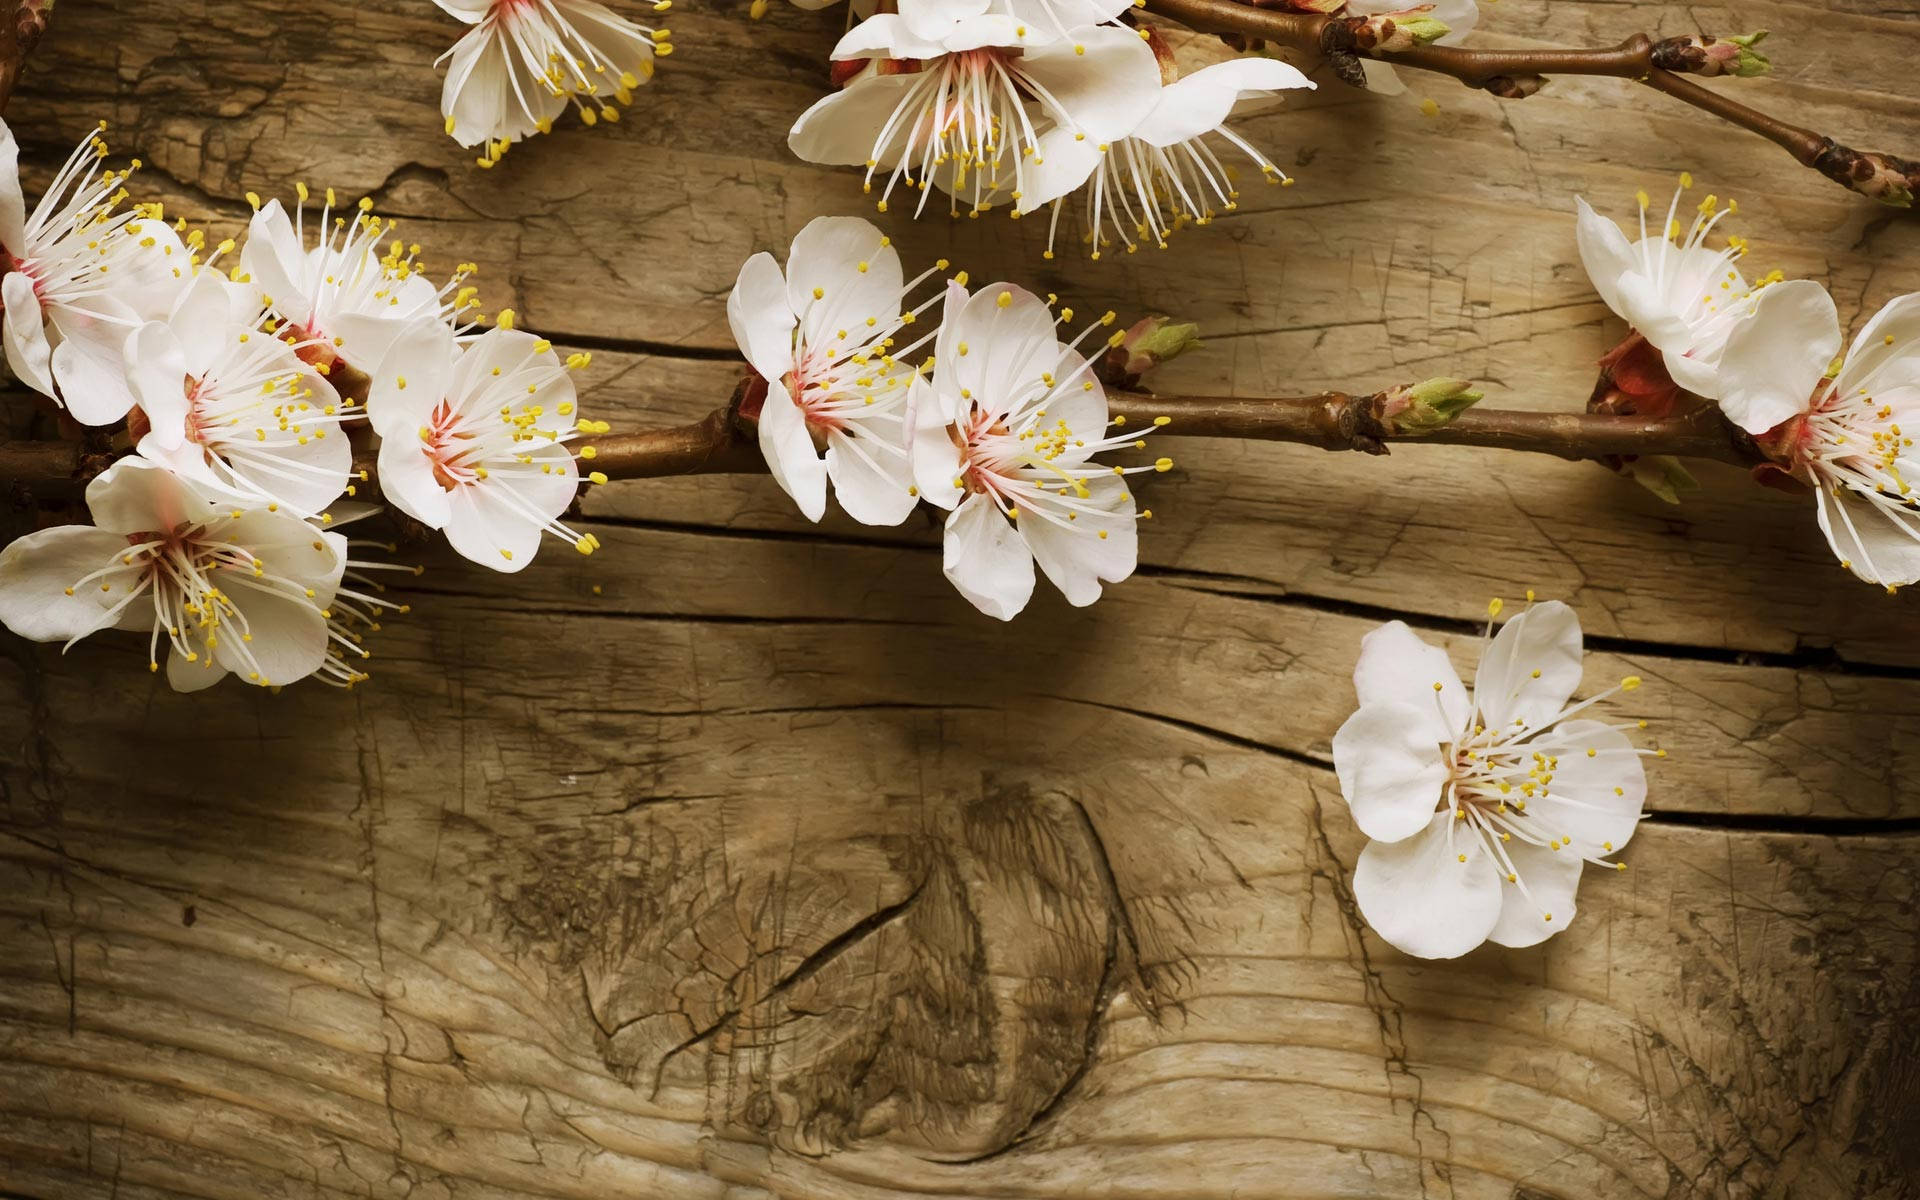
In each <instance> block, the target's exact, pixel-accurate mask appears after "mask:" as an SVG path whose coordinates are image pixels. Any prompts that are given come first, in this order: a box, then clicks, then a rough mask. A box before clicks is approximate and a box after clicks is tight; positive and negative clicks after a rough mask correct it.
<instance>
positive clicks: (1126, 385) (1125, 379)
mask: <svg viewBox="0 0 1920 1200" xmlns="http://www.w3.org/2000/svg"><path fill="white" fill-rule="evenodd" d="M1199 344H1200V327H1199V326H1198V325H1196V324H1194V323H1193V322H1191V321H1178V322H1176V321H1175V320H1174V319H1173V318H1172V317H1165V316H1152V317H1142V318H1141V319H1140V320H1138V321H1136V322H1134V324H1133V327H1132V328H1130V329H1128V330H1127V331H1126V332H1125V333H1124V334H1122V335H1121V336H1120V339H1119V341H1118V342H1116V343H1115V344H1113V345H1112V346H1111V347H1109V348H1108V350H1107V352H1106V354H1105V355H1103V356H1102V357H1101V359H1100V361H1099V363H1098V364H1096V365H1095V367H1094V374H1096V375H1098V376H1099V377H1100V382H1101V383H1103V384H1105V385H1106V386H1107V387H1113V388H1121V389H1123V390H1125V389H1130V388H1134V387H1138V386H1139V384H1140V377H1141V376H1143V375H1145V374H1146V373H1147V372H1149V371H1151V370H1153V369H1154V368H1155V367H1157V366H1159V365H1160V364H1161V363H1163V362H1166V361H1167V360H1168V359H1173V358H1178V357H1180V356H1181V355H1182V354H1185V353H1186V352H1187V351H1189V350H1191V349H1193V348H1194V347H1196V346H1198V345H1199Z"/></svg>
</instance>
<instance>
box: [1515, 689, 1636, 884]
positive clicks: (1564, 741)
mask: <svg viewBox="0 0 1920 1200" xmlns="http://www.w3.org/2000/svg"><path fill="white" fill-rule="evenodd" d="M1534 744H1535V745H1538V746H1540V747H1541V748H1542V749H1544V750H1545V751H1546V752H1547V753H1550V754H1552V755H1553V756H1554V758H1555V759H1556V760H1557V764H1556V765H1555V766H1554V768H1553V782H1552V783H1551V784H1550V785H1548V787H1547V789H1546V791H1545V792H1544V793H1543V794H1541V795H1538V796H1535V797H1533V798H1532V799H1531V800H1529V801H1528V803H1527V811H1526V818H1525V820H1526V821H1527V823H1528V827H1529V828H1531V829H1534V830H1535V831H1537V832H1538V833H1539V834H1541V836H1543V837H1545V838H1547V840H1549V841H1555V840H1558V841H1563V842H1565V841H1569V840H1570V841H1571V843H1572V849H1571V850H1569V849H1562V850H1559V851H1556V852H1555V853H1557V854H1561V855H1564V854H1568V853H1584V854H1596V855H1598V854H1612V853H1613V852H1614V851H1616V850H1618V849H1620V847H1622V846H1624V845H1626V844H1627V842H1628V840H1629V839H1631V838H1632V837H1633V834H1634V830H1636V829H1638V828H1639V826H1640V813H1641V810H1642V809H1643V808H1644V806H1645V804H1646V800H1647V773H1646V770H1645V768H1644V767H1642V766H1641V762H1640V752H1639V751H1638V750H1636V749H1635V748H1634V745H1633V743H1632V742H1631V741H1629V740H1628V739H1627V735H1626V734H1624V733H1622V732H1620V731H1619V730H1618V729H1615V728H1613V727H1612V726H1611V725H1608V724H1607V723H1606V722H1604V721H1591V720H1577V721H1568V722H1567V723H1566V724H1564V725H1558V726H1555V727H1554V729H1553V731H1552V732H1551V733H1550V734H1548V735H1546V736H1545V737H1543V738H1541V739H1539V740H1538V741H1537V742H1536V743H1534ZM1588 751H1592V753H1588ZM1507 844H1508V845H1513V844H1514V843H1511V842H1509V843H1507ZM1547 911H1549V912H1556V910H1554V909H1548V910H1547ZM1556 915H1557V912H1556Z"/></svg>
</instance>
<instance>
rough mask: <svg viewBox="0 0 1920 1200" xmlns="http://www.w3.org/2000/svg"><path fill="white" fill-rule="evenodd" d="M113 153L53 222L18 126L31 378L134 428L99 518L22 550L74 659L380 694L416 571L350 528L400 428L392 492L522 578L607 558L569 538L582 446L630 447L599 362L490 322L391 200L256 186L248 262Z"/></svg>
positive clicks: (93, 415) (8, 282)
mask: <svg viewBox="0 0 1920 1200" xmlns="http://www.w3.org/2000/svg"><path fill="white" fill-rule="evenodd" d="M102 128H104V126H103V127H102ZM106 153H107V148H106V145H105V143H104V142H103V141H102V140H101V138H100V135H99V133H98V132H94V133H90V134H89V135H88V136H87V138H86V139H85V140H83V141H82V142H81V144H80V146H79V147H78V148H77V149H76V150H75V151H74V153H73V155H72V156H71V157H70V158H69V159H68V160H67V162H66V164H65V165H64V166H63V167H62V168H61V169H60V171H59V172H58V173H57V174H56V175H55V177H54V179H53V182H52V183H51V184H50V185H49V187H48V189H47V191H46V193H45V194H44V195H43V196H42V197H41V199H40V202H39V203H38V204H37V205H36V206H35V208H34V210H33V212H32V214H31V215H28V214H27V210H26V203H25V198H24V196H23V194H22V192H21V188H20V181H19V173H18V146H17V144H16V143H15V141H14V138H13V134H12V131H11V130H8V129H6V128H5V126H4V125H0V248H4V250H5V255H6V257H5V260H4V265H5V275H4V278H0V296H4V300H5V317H4V325H3V326H0V333H3V334H4V345H5V352H6V357H7V361H8V363H9V364H10V365H11V367H12V369H13V372H14V374H15V375H16V376H17V377H18V378H19V379H20V380H21V381H22V382H23V383H25V384H26V385H27V386H29V387H31V388H33V389H34V390H35V391H37V392H39V393H41V394H42V395H43V396H45V397H46V398H47V399H48V401H49V402H50V403H51V404H52V405H53V406H54V407H55V408H57V409H58V410H59V411H60V412H61V413H62V414H63V415H64V418H66V419H70V420H71V421H73V422H75V423H77V424H79V425H81V426H89V427H97V428H107V427H118V426H120V425H122V424H123V423H124V426H125V429H126V437H127V439H128V441H130V442H131V444H132V446H133V450H134V454H133V456H131V457H128V458H125V459H122V460H121V461H119V462H117V463H115V464H114V465H113V466H111V467H109V468H108V469H107V470H106V471H105V472H103V473H102V474H100V475H99V476H97V477H96V478H95V479H93V481H92V482H91V483H90V484H89V486H88V488H87V494H86V499H87V504H88V507H89V509H90V510H91V513H92V517H93V522H94V523H93V524H92V525H91V526H80V525H72V526H63V527H59V528H53V529H46V530H42V531H40V532H38V533H35V534H33V535H30V536H28V537H26V538H22V539H20V540H19V541H16V542H14V543H13V544H11V545H9V546H8V547H7V548H6V549H5V551H4V552H0V622H4V623H5V624H6V625H7V626H8V627H9V628H11V629H13V630H14V631H15V632H16V633H19V634H21V635H22V636H25V637H29V638H33V639H36V640H40V641H62V642H66V643H69V644H70V643H71V642H73V641H75V640H77V639H79V638H82V637H85V636H86V635H88V634H90V633H93V632H95V631H97V630H101V629H105V628H109V627H119V628H128V629H139V630H143V631H146V632H147V634H148V645H149V663H150V666H151V667H152V669H153V670H155V671H158V670H160V669H161V665H162V663H161V645H162V643H163V641H164V643H165V644H166V646H167V647H168V657H167V661H166V664H165V665H166V669H167V676H168V679H169V680H170V681H171V682H172V683H173V685H174V686H175V687H176V688H179V689H181V690H191V689H195V688H200V687H205V686H207V685H209V684H211V683H213V682H215V681H217V680H218V679H220V678H222V677H224V676H225V675H226V674H228V673H232V674H236V675H239V676H240V677H241V678H243V679H245V680H247V681H248V682H251V683H255V684H260V685H280V684H285V683H289V682H292V681H294V680H296V679H300V678H303V677H306V676H317V677H320V678H323V679H327V680H330V681H333V682H338V683H352V682H354V681H356V680H357V679H360V678H362V677H363V676H362V674H361V672H360V671H359V670H358V669H357V667H356V665H355V664H357V663H358V662H360V661H361V660H363V659H365V658H366V657H368V653H367V651H366V649H365V647H364V646H363V645H362V640H363V638H364V635H365V633H366V632H367V631H369V630H370V629H374V628H377V627H378V620H377V618H378V616H379V614H380V613H382V612H385V611H389V610H393V609H397V608H402V607H403V606H401V605H397V604H395V603H393V602H392V601H389V600H387V599H384V598H383V597H382V595H381V592H382V591H383V589H382V588H381V587H380V585H379V584H378V583H376V582H375V581H374V575H373V573H374V572H377V571H380V570H383V569H392V568H391V567H390V565H388V564H381V563H377V562H373V561H359V560H356V559H355V558H353V557H352V553H353V549H354V546H355V545H356V543H354V542H351V541H350V540H349V539H347V538H345V537H344V536H342V535H340V534H338V533H336V532H334V530H335V529H336V528H337V527H338V526H341V525H344V524H346V523H347V522H348V521H350V520H353V519H355V518H357V517H359V516H363V515H365V514H366V513H367V512H369V511H373V510H372V508H371V506H369V505H366V504H364V503H361V502H357V501H353V500H351V499H349V498H350V497H352V496H354V494H355V493H356V491H357V490H358V489H359V488H360V487H362V486H364V485H365V484H366V483H367V482H368V480H369V475H368V472H367V471H366V470H365V469H362V468H357V467H356V466H355V445H354V442H355V441H356V440H358V441H359V442H360V444H361V446H362V447H363V448H366V449H368V450H370V449H371V445H372V441H373V437H372V435H373V434H377V435H378V436H379V450H378V455H379V465H380V475H381V485H382V488H383V491H384V493H385V496H386V498H387V499H388V500H389V501H391V502H392V503H393V504H394V505H395V506H397V507H398V508H400V509H402V510H403V511H405V512H406V513H408V514H409V515H411V516H413V517H414V518H416V519H417V520H419V521H420V522H422V523H423V524H425V525H427V526H429V527H431V528H434V529H441V530H444V531H445V533H446V535H447V539H448V541H449V542H450V543H451V544H452V545H453V547H454V548H455V549H456V550H458V551H459V552H461V553H462V554H464V555H466V556H467V557H469V558H471V559H473V560H475V561H476V562H480V563H483V564H485V565H487V566H489V567H493V568H495V569H497V570H502V571H515V570H519V569H520V568H522V567H524V566H525V565H526V564H527V563H528V562H529V561H530V560H531V559H532V557H533V553H534V551H535V549H537V547H538V545H539V541H540V535H541V533H542V532H552V533H554V534H556V535H558V536H560V537H562V538H564V539H565V540H567V541H568V542H570V543H572V544H573V545H574V546H575V547H576V548H578V549H579V550H580V551H582V552H583V553H590V552H591V551H592V550H593V549H594V548H595V546H596V543H595V541H594V539H593V538H592V537H591V536H590V535H589V536H581V535H579V534H577V533H575V532H574V531H572V530H570V529H568V528H566V527H565V526H563V525H561V524H560V523H559V521H558V518H559V516H560V514H561V513H563V512H564V511H565V510H566V509H567V507H568V506H569V505H570V504H571V503H572V501H573V498H574V494H575V490H576V487H577V484H578V474H577V470H576V466H575V461H574V456H573V453H572V451H571V450H570V449H569V447H568V445H567V443H568V442H570V441H571V440H573V439H574V438H575V437H576V436H577V435H578V433H580V432H599V431H601V430H603V429H604V426H601V425H599V424H597V423H594V422H589V421H586V420H584V419H581V418H578V417H576V416H574V412H575V406H576V400H575V396H574V389H573V383H572V380H571V379H570V378H569V376H568V374H567V368H568V367H570V366H578V365H581V363H582V362H583V361H584V357H585V356H575V357H574V358H573V359H570V360H568V362H566V363H564V364H563V363H561V362H558V361H556V355H555V354H554V352H553V348H552V346H551V345H549V344H548V343H547V342H545V341H544V340H541V339H539V338H536V337H534V336H532V335H530V334H528V333H524V332H521V331H518V330H516V329H514V328H513V319H512V314H511V313H510V312H502V313H501V314H500V315H499V318H498V319H497V321H496V322H495V323H494V326H493V327H492V328H490V329H484V330H483V329H482V328H481V327H480V320H479V317H478V314H477V312H476V309H477V306H478V303H479V302H478V300H477V299H476V298H475V294H474V293H475V289H474V288H473V287H472V286H470V285H469V284H468V283H467V282H466V281H467V280H468V279H469V278H470V277H471V276H472V274H473V272H474V270H475V268H474V267H473V266H472V265H471V264H467V265H463V266H461V267H460V268H459V269H458V270H456V271H455V272H454V273H453V275H452V276H451V278H450V279H449V280H448V281H446V282H445V283H441V284H435V283H433V282H431V281H429V279H428V278H427V276H426V274H425V272H424V268H423V266H422V264H421V262H420V260H419V257H418V256H419V252H420V247H419V246H417V245H408V244H406V243H404V242H402V241H400V240H398V239H393V240H392V241H391V242H390V243H389V242H388V239H389V238H392V235H393V232H394V225H393V223H392V222H391V221H387V220H384V219H382V218H381V217H379V216H377V215H375V214H374V213H373V212H372V211H371V210H372V203H371V201H367V200H362V201H360V202H359V203H358V204H357V205H354V206H348V207H345V208H342V206H340V205H339V204H338V203H337V202H336V199H335V197H334V195H333V193H332V190H331V189H329V190H328V191H327V193H326V195H325V197H324V201H323V203H322V204H321V206H320V208H319V212H318V213H317V215H316V214H310V213H309V212H308V209H307V201H308V200H309V199H310V198H311V197H310V195H309V193H308V190H307V188H306V186H305V185H304V184H302V185H300V186H299V187H298V197H299V201H300V203H299V204H298V205H296V206H295V208H294V210H293V212H292V213H291V214H289V213H288V211H287V210H286V209H285V208H284V207H282V205H281V204H280V202H279V201H278V200H273V201H269V202H267V203H265V204H262V203H261V202H260V199H259V197H258V196H255V195H252V194H249V196H248V199H249V200H250V201H252V202H253V206H254V210H255V211H254V215H253V218H252V220H251V222H250V224H249V225H248V228H247V231H246V236H245V243H244V245H243V246H240V245H236V244H235V243H234V242H233V241H231V240H229V241H224V242H222V243H220V244H219V245H218V246H217V247H216V248H214V249H212V250H211V251H209V250H207V249H206V242H205V239H204V237H203V235H201V233H200V232H199V231H198V230H188V229H187V227H186V223H185V221H184V220H181V221H177V222H176V223H175V224H173V225H172V226H169V225H168V224H167V222H166V220H165V215H164V213H163V212H162V211H161V208H160V206H159V205H157V204H135V205H132V206H131V207H122V206H123V205H124V204H126V202H127V200H128V198H129V197H128V192H127V189H126V188H125V186H124V184H125V183H126V181H127V179H128V176H129V172H130V170H131V169H132V168H129V170H128V171H120V170H114V169H111V168H108V167H106V166H105V165H104V164H105V158H106ZM133 166H134V167H137V166H138V163H137V162H136V163H135V164H133ZM225 264H231V267H230V269H229V267H228V266H226V265H225ZM388 549H391V547H388ZM403 569H410V568H403Z"/></svg>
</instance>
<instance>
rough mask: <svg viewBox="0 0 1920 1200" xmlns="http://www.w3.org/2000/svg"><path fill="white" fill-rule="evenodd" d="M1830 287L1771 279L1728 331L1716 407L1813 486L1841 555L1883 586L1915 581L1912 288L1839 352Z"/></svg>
mask: <svg viewBox="0 0 1920 1200" xmlns="http://www.w3.org/2000/svg"><path fill="white" fill-rule="evenodd" d="M1840 346H1841V334H1840V317H1839V314H1838V313H1837V312H1836V311H1835V309H1834V306H1833V299H1832V297H1830V296H1828V295H1827V292H1826V289H1825V288H1822V287H1821V286H1820V285H1819V284H1817V283H1813V282H1811V281H1808V280H1794V281H1791V282H1788V283H1780V284H1775V285H1773V286H1772V287H1769V288H1767V289H1766V290H1765V292H1763V293H1762V294H1761V296H1760V298H1759V300H1758V302H1757V303H1755V305H1754V310H1753V315H1752V316H1751V317H1749V318H1748V319H1746V320H1744V321H1742V322H1740V323H1739V324H1737V325H1736V326H1735V327H1734V329H1733V332H1732V334H1731V335H1730V336H1729V337H1728V338H1727V348H1726V356H1725V358H1724V359H1722V361H1721V367H1720V382H1721V395H1720V407H1721V409H1722V410H1723V411H1724V412H1725V413H1726V414H1727V416H1728V417H1729V418H1730V419H1732V421H1733V422H1734V423H1735V424H1737V425H1739V426H1740V427H1741V428H1742V429H1745V430H1747V431H1748V432H1749V433H1755V434H1761V435H1762V436H1761V438H1760V442H1761V444H1762V445H1763V446H1764V447H1766V448H1767V449H1768V450H1769V452H1770V453H1772V454H1773V455H1774V456H1775V457H1776V458H1777V459H1778V460H1780V461H1782V462H1784V463H1785V464H1786V467H1787V469H1788V470H1789V471H1790V472H1791V473H1792V474H1793V475H1794V476H1795V477H1796V478H1798V479H1799V480H1800V481H1801V482H1803V483H1806V484H1808V485H1810V486H1811V487H1812V488H1813V489H1814V495H1815V497H1816V499H1817V501H1818V504H1819V518H1820V529H1821V531H1822V532H1824V533H1825V534H1826V535H1827V541H1828V542H1829V543H1830V544H1831V545H1832V546H1833V552H1834V554H1835V555H1837V556H1838V557H1839V559H1840V565H1841V566H1843V567H1845V568H1847V569H1848V570H1850V571H1852V572H1853V573H1854V574H1855V575H1858V576H1859V577H1860V578H1862V579H1864V580H1866V581H1868V582H1869V583H1878V584H1882V585H1884V586H1885V587H1886V588H1887V589H1888V590H1889V591H1891V590H1892V589H1894V588H1896V587H1900V586H1903V585H1905V584H1910V583H1915V582H1920V502H1916V498H1915V496H1914V490H1913V482H1912V480H1914V479H1920V454H1916V453H1915V452H1914V445H1913V434H1914V431H1915V430H1920V294H1910V295H1905V296H1898V297H1895V298H1894V299H1892V300H1890V301H1888V302H1887V304H1886V306H1885V307H1884V308H1882V309H1881V310H1880V311H1879V312H1878V313H1876V314H1874V316H1873V318H1872V319H1871V320H1869V321H1868V322H1867V323H1866V325H1864V326H1862V327H1861V329H1860V332H1859V333H1858V334H1856V335H1855V336H1854V339H1853V345H1852V346H1851V347H1849V348H1848V350H1847V352H1846V357H1845V358H1842V359H1838V363H1837V365H1835V363H1836V356H1838V355H1839V353H1840Z"/></svg>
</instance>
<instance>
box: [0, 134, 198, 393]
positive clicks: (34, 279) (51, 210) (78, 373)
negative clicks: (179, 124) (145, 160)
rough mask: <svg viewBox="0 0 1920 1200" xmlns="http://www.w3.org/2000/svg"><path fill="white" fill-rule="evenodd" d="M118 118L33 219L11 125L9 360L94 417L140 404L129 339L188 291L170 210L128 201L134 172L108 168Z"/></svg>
mask: <svg viewBox="0 0 1920 1200" xmlns="http://www.w3.org/2000/svg"><path fill="white" fill-rule="evenodd" d="M105 128H106V123H105V122H102V123H101V124H100V126H99V127H98V128H97V129H95V130H91V131H89V132H88V134H87V136H86V137H85V138H84V139H82V141H81V142H80V145H79V146H78V147H76V148H75V149H74V152H73V153H72V154H71V155H70V156H69V157H68V158H67V161H66V163H65V164H63V165H62V166H61V168H60V170H59V172H58V173H56V174H55V175H54V178H53V182H52V183H51V184H49V185H48V186H47V190H46V193H45V194H44V195H42V196H41V197H40V202H39V203H38V204H37V205H35V206H34V209H33V214H32V215H31V216H28V215H27V209H26V198H25V196H24V195H23V194H22V192H21V190H20V172H19V161H20V146H19V143H18V142H16V141H15V140H14V137H13V130H12V129H10V128H8V127H7V126H6V124H5V123H4V122H0V251H4V260H0V268H3V269H4V271H5V278H4V279H0V299H3V300H4V303H5V306H6V318H5V322H4V330H0V334H3V337H4V341H5V343H6V353H7V362H8V364H9V365H10V366H12V368H13V373H14V376H15V377H16V378H18V379H19V380H20V381H21V382H22V383H24V384H26V385H27V386H28V387H30V388H32V389H33V390H34V391H36V392H40V393H41V394H43V395H46V396H51V397H53V398H54V399H56V400H59V401H60V402H61V403H63V404H64V405H65V406H66V408H67V411H68V412H69V413H71V414H72V415H73V419H74V420H76V421H79V422H80V423H81V424H83V425H111V424H113V423H114V422H115V421H118V420H119V419H120V418H122V417H124V416H126V415H127V410H128V409H130V408H132V407H133V393H132V392H131V391H130V390H128V387H127V381H126V377H125V374H124V372H123V371H122V370H121V365H120V347H121V345H122V344H123V343H124V342H125V341H126V340H127V335H128V334H130V333H132V332H133V331H134V330H135V329H137V328H139V326H140V325H141V323H142V322H145V321H147V320H150V319H152V318H154V317H157V316H160V315H161V314H163V313H165V312H166V311H167V308H168V306H169V305H171V304H172V302H173V298H174V295H175V293H176V292H177V291H178V290H179V287H180V285H181V279H182V278H183V277H184V276H183V273H182V272H183V269H184V268H185V267H186V266H187V265H188V264H187V255H186V253H185V252H184V250H183V249H182V247H181V245H180V239H179V238H178V237H176V236H175V235H174V232H173V231H172V230H171V229H168V228H167V226H166V223H165V221H163V220H161V219H160V217H159V213H158V209H157V208H154V207H150V206H143V205H136V206H134V207H133V208H131V209H121V208H120V207H119V206H120V204H121V203H122V202H123V201H125V200H126V199H127V191H126V189H125V188H124V187H122V186H121V185H122V184H124V183H125V182H126V180H127V177H128V175H129V173H130V172H131V171H132V170H133V169H134V168H136V167H138V166H139V163H138V162H137V161H136V162H135V163H134V164H133V165H132V166H131V167H129V168H128V170H126V171H114V170H104V169H102V165H101V160H102V159H104V158H105V157H106V153H107V146H106V143H105V142H104V141H102V140H101V138H100V130H104V129H105Z"/></svg>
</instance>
